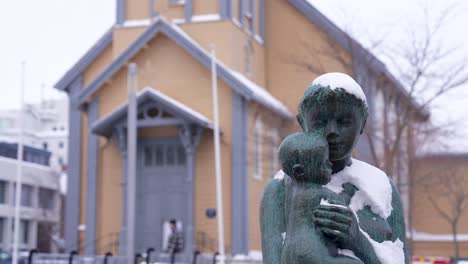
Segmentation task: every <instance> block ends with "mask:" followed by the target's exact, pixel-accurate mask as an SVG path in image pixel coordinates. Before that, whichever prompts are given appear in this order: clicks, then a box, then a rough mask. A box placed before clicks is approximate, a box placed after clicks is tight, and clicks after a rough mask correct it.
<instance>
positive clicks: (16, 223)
mask: <svg viewBox="0 0 468 264" xmlns="http://www.w3.org/2000/svg"><path fill="white" fill-rule="evenodd" d="M25 73H26V62H25V61H23V62H22V63H21V87H20V111H19V118H18V122H19V126H18V128H19V129H18V150H17V151H18V152H17V163H16V164H17V168H16V187H15V216H14V226H13V261H12V263H13V264H17V263H18V248H19V241H18V240H19V225H20V207H21V204H20V203H21V182H22V174H23V130H24V89H25Z"/></svg>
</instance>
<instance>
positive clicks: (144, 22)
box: [121, 19, 151, 28]
mask: <svg viewBox="0 0 468 264" xmlns="http://www.w3.org/2000/svg"><path fill="white" fill-rule="evenodd" d="M149 25H151V19H134V20H126V21H124V22H123V24H122V26H121V27H126V28H127V27H147V26H149Z"/></svg>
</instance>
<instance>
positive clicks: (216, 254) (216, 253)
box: [213, 251, 219, 264]
mask: <svg viewBox="0 0 468 264" xmlns="http://www.w3.org/2000/svg"><path fill="white" fill-rule="evenodd" d="M218 255H219V252H218V251H216V252H215V253H214V254H213V264H216V256H218Z"/></svg>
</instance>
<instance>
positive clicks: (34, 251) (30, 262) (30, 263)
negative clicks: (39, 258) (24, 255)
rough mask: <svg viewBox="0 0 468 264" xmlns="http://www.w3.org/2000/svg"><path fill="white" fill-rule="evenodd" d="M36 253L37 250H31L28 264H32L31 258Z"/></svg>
mask: <svg viewBox="0 0 468 264" xmlns="http://www.w3.org/2000/svg"><path fill="white" fill-rule="evenodd" d="M36 253H37V249H31V250H30V251H29V255H28V264H32V263H33V257H34V254H36Z"/></svg>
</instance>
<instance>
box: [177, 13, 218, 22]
mask: <svg viewBox="0 0 468 264" xmlns="http://www.w3.org/2000/svg"><path fill="white" fill-rule="evenodd" d="M213 21H221V16H220V15H219V14H206V15H198V16H192V17H191V18H190V22H193V23H201V22H213ZM186 22H187V21H186V20H185V18H176V19H173V20H172V23H174V24H183V23H186Z"/></svg>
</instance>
